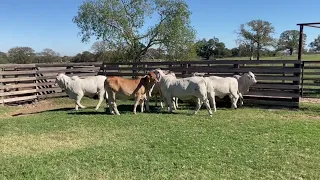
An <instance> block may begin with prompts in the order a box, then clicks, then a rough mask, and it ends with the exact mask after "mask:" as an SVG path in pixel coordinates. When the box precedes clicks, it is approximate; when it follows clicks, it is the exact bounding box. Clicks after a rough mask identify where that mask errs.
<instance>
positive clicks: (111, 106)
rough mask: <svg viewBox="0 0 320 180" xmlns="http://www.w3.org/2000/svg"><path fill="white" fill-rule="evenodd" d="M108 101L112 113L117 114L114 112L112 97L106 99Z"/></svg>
mask: <svg viewBox="0 0 320 180" xmlns="http://www.w3.org/2000/svg"><path fill="white" fill-rule="evenodd" d="M106 101H108V103H107V104H108V106H109V110H110V113H111V114H115V113H114V108H113V103H112V102H111V98H109V99H108V100H106Z"/></svg>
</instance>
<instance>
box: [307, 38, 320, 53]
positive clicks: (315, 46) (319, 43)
mask: <svg viewBox="0 0 320 180" xmlns="http://www.w3.org/2000/svg"><path fill="white" fill-rule="evenodd" d="M309 46H310V48H311V49H312V50H313V51H315V52H319V51H320V35H318V37H317V38H315V39H314V40H313V41H312V42H311V43H310V44H309Z"/></svg>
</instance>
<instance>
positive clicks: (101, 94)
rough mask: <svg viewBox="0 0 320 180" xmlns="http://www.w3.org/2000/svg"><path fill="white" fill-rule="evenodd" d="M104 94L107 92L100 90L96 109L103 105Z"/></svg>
mask: <svg viewBox="0 0 320 180" xmlns="http://www.w3.org/2000/svg"><path fill="white" fill-rule="evenodd" d="M104 96H105V93H104V92H99V102H98V104H97V106H96V109H95V110H98V109H99V107H100V105H101V103H102V101H103V99H104Z"/></svg>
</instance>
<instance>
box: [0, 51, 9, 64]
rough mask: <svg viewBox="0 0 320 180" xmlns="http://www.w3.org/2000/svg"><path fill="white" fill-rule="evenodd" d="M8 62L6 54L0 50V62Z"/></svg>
mask: <svg viewBox="0 0 320 180" xmlns="http://www.w3.org/2000/svg"><path fill="white" fill-rule="evenodd" d="M6 63H9V61H8V57H7V54H6V53H4V52H1V51H0V64H6Z"/></svg>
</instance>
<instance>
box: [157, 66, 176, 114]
mask: <svg viewBox="0 0 320 180" xmlns="http://www.w3.org/2000/svg"><path fill="white" fill-rule="evenodd" d="M163 72H164V73H165V74H166V75H171V76H173V77H176V75H175V74H174V72H172V71H163ZM152 96H155V101H156V106H157V101H158V96H159V101H160V106H161V108H163V102H164V100H163V97H162V95H161V90H160V84H159V82H157V83H156V84H155V86H154V88H153V91H152ZM172 99H173V108H174V110H177V107H178V98H175V97H173V98H172ZM165 103H166V102H165ZM166 106H167V107H168V108H169V106H168V104H166Z"/></svg>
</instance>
